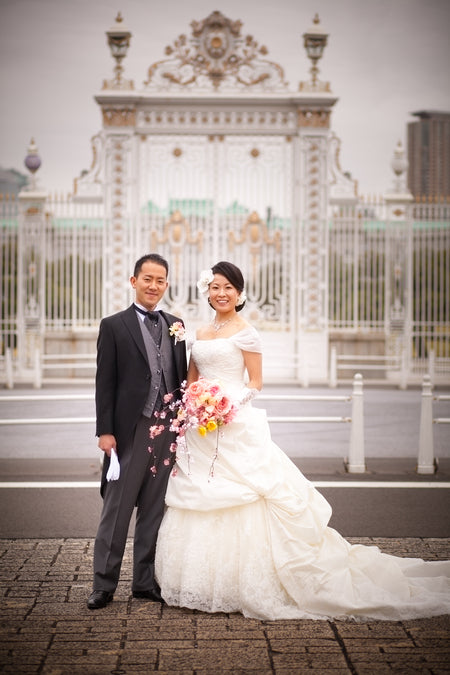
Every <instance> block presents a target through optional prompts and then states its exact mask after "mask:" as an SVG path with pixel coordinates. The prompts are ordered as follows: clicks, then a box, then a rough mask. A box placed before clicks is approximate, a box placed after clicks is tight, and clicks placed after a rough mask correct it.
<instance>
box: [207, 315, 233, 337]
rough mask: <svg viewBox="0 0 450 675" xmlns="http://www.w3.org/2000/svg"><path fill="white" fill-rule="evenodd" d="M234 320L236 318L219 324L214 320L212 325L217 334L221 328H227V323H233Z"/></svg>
mask: <svg viewBox="0 0 450 675" xmlns="http://www.w3.org/2000/svg"><path fill="white" fill-rule="evenodd" d="M233 319H234V316H232V317H231V318H230V319H227V320H226V321H222V323H218V322H217V321H216V320H214V321H213V322H212V324H211V325H212V327H213V328H214V330H215V331H216V333H217V331H218V330H220V329H221V328H223V327H224V326H226V325H227V323H230V321H232V320H233Z"/></svg>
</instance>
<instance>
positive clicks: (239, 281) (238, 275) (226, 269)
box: [211, 260, 245, 312]
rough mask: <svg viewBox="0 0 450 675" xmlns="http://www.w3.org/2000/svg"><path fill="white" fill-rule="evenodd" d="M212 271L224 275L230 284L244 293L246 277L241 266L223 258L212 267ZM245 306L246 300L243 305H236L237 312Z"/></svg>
mask: <svg viewBox="0 0 450 675" xmlns="http://www.w3.org/2000/svg"><path fill="white" fill-rule="evenodd" d="M211 272H212V273H213V274H221V275H222V276H223V277H225V278H226V279H228V281H229V282H230V284H231V285H232V286H234V287H235V289H236V290H237V291H239V293H242V291H243V290H244V277H243V276H242V272H241V270H240V269H239V267H236V265H233V263H230V262H226V261H225V260H221V261H220V262H218V263H216V265H214V266H213V267H211ZM244 307H245V301H244V302H243V303H242V305H237V306H236V312H240V311H241V309H244Z"/></svg>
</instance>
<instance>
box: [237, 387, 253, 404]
mask: <svg viewBox="0 0 450 675" xmlns="http://www.w3.org/2000/svg"><path fill="white" fill-rule="evenodd" d="M257 393H258V390H257V389H249V388H248V387H244V388H243V390H242V392H241V397H240V399H239V405H240V406H243V405H245V404H246V403H248V402H249V401H251V400H252V399H253V398H255V396H256V394H257Z"/></svg>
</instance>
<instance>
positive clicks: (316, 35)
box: [303, 14, 328, 90]
mask: <svg viewBox="0 0 450 675" xmlns="http://www.w3.org/2000/svg"><path fill="white" fill-rule="evenodd" d="M319 23H320V20H319V15H318V14H316V15H315V17H314V19H313V25H312V26H311V28H310V29H309V30H308V31H307V32H306V33H303V45H304V47H305V49H306V53H307V55H308V58H309V59H310V61H311V63H312V68H311V70H310V73H311V88H312V89H313V90H314V89H320V87H319V86H318V85H319V81H318V79H317V74H318V72H319V69H318V67H317V62H318V61H319V59H321V58H322V55H323V51H324V49H325V47H326V44H327V39H328V33H325V32H324V31H323V30H321V28H320V26H319Z"/></svg>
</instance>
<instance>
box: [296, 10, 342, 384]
mask: <svg viewBox="0 0 450 675" xmlns="http://www.w3.org/2000/svg"><path fill="white" fill-rule="evenodd" d="M303 37H304V43H305V48H306V51H307V54H308V57H309V58H310V59H311V61H312V63H313V66H312V68H311V76H312V77H311V81H310V82H300V87H299V88H300V93H299V94H297V96H296V99H295V101H296V105H297V144H296V148H297V151H296V152H297V157H296V162H295V165H296V179H295V190H296V195H295V202H296V204H295V207H294V209H295V212H296V214H297V217H296V221H297V228H298V238H297V242H298V244H297V298H298V300H297V336H298V339H297V363H298V366H297V367H298V374H297V377H298V379H299V380H300V381H301V382H302V383H303V384H304V385H305V386H306V385H307V384H308V382H309V381H310V380H313V381H314V382H321V381H323V382H325V381H326V380H327V377H328V293H327V289H328V278H327V275H328V201H329V200H328V197H329V195H328V187H329V179H328V174H329V171H328V157H329V146H330V142H331V138H332V134H331V132H330V116H331V110H332V107H333V106H334V104H335V103H336V101H337V98H336V97H335V96H333V95H332V94H331V91H330V86H329V83H328V82H321V81H319V80H318V79H317V73H318V69H317V66H316V62H317V60H318V59H319V58H320V56H321V55H322V52H323V49H324V47H325V45H326V40H327V34H326V33H324V32H323V31H321V29H320V26H319V19H318V17H317V16H316V17H315V19H314V25H313V27H312V28H311V29H310V30H309V31H308V32H307V33H305V34H304V36H303Z"/></svg>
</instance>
